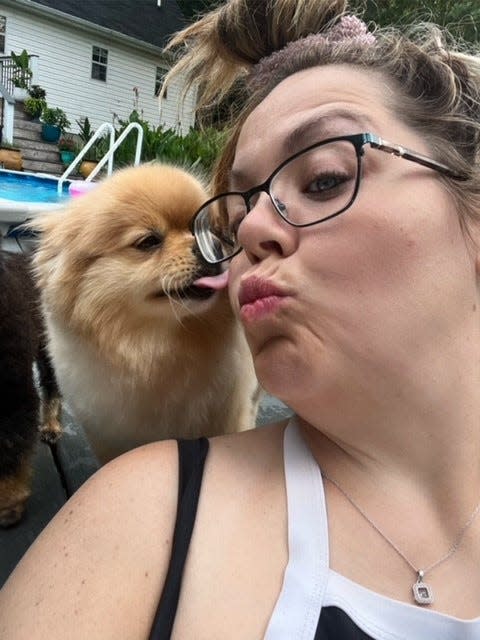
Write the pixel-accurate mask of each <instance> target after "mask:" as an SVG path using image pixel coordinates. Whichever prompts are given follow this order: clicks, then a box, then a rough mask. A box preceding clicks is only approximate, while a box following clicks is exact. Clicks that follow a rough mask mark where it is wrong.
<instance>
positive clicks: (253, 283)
mask: <svg viewBox="0 0 480 640" xmlns="http://www.w3.org/2000/svg"><path fill="white" fill-rule="evenodd" d="M286 295H288V294H287V293H286V292H285V291H282V289H280V288H279V287H277V286H275V285H274V284H272V283H271V282H269V281H268V280H262V279H261V278H258V277H255V276H253V277H251V278H248V280H245V281H244V282H242V284H241V285H240V291H239V294H238V302H239V304H240V306H241V307H243V306H244V305H246V304H252V303H253V302H255V301H256V300H260V299H262V298H270V297H273V296H275V297H284V296H286Z"/></svg>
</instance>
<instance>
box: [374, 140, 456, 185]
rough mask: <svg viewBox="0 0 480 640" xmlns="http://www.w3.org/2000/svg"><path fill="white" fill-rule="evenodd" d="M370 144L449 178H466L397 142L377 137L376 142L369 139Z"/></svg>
mask: <svg viewBox="0 0 480 640" xmlns="http://www.w3.org/2000/svg"><path fill="white" fill-rule="evenodd" d="M370 145H371V146H372V147H373V148H374V149H380V151H385V152H386V153H391V154H393V155H394V156H398V157H400V158H405V160H410V161H412V162H416V163H417V164H421V165H422V166H424V167H427V168H428V169H433V170H434V171H438V172H439V173H443V174H444V175H446V176H448V177H449V178H454V179H455V180H466V179H467V178H466V176H462V175H459V174H458V173H455V172H454V171H452V169H450V167H447V166H446V165H444V164H442V163H441V162H437V161H436V160H430V158H427V157H426V156H423V155H422V154H421V153H416V152H414V151H410V150H409V149H405V147H401V146H400V145H397V144H392V143H390V142H387V141H386V140H382V138H378V142H377V141H375V140H371V141H370Z"/></svg>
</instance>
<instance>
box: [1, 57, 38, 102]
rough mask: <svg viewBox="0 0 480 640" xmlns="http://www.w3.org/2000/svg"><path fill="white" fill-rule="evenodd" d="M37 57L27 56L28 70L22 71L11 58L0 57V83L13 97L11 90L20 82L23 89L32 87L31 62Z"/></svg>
mask: <svg viewBox="0 0 480 640" xmlns="http://www.w3.org/2000/svg"><path fill="white" fill-rule="evenodd" d="M37 57H38V56H28V63H29V65H28V66H29V69H28V70H23V69H21V68H20V67H18V66H17V64H16V63H15V62H14V61H13V59H12V57H11V56H0V82H1V83H2V84H3V86H4V87H5V89H6V90H7V91H8V93H9V94H10V95H13V89H14V88H15V86H17V84H16V83H18V82H20V86H21V87H22V88H23V89H30V87H31V85H32V75H33V70H32V66H33V65H32V62H33V59H34V58H37Z"/></svg>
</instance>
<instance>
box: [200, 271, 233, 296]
mask: <svg viewBox="0 0 480 640" xmlns="http://www.w3.org/2000/svg"><path fill="white" fill-rule="evenodd" d="M193 284H194V285H195V286H196V287H205V288H206V289H214V290H215V291H220V289H225V287H226V286H227V284H228V270H227V271H224V272H223V273H219V274H218V276H205V277H204V278H199V279H198V280H195V282H194V283H193Z"/></svg>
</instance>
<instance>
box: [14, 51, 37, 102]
mask: <svg viewBox="0 0 480 640" xmlns="http://www.w3.org/2000/svg"><path fill="white" fill-rule="evenodd" d="M10 57H11V58H12V61H13V63H14V64H15V67H14V69H13V75H12V82H13V86H14V90H13V97H14V98H15V99H16V100H21V101H23V100H25V99H26V98H27V96H28V93H27V89H28V86H29V84H30V79H31V77H32V70H31V69H30V56H29V55H28V51H27V50H26V49H24V50H23V51H22V52H21V53H18V54H17V53H15V52H14V51H11V52H10Z"/></svg>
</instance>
